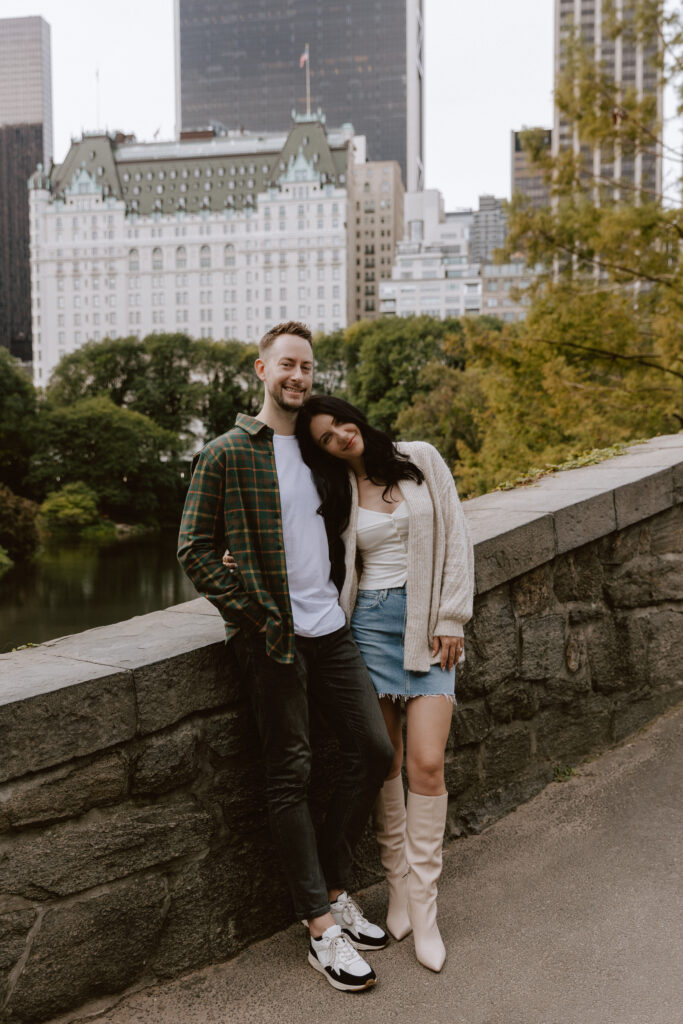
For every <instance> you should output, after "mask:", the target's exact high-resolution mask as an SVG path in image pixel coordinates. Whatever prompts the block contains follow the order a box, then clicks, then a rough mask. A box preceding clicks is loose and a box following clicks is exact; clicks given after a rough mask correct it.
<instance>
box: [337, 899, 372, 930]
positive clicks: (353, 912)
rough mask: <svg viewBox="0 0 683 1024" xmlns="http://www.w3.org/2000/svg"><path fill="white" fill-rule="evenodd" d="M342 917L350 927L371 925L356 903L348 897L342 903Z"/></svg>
mask: <svg viewBox="0 0 683 1024" xmlns="http://www.w3.org/2000/svg"><path fill="white" fill-rule="evenodd" d="M341 916H342V919H343V921H344V922H345V923H346V924H350V925H356V926H358V925H360V926H362V925H366V924H369V923H370V922H369V921H368V919H367V918H366V917H365V916H364V914H363V911H362V910H361V909H360V907H359V906H358V904H357V903H356V901H355V900H352V899H351V897H350V896H347V897H346V899H345V900H344V902H343V903H342V913H341Z"/></svg>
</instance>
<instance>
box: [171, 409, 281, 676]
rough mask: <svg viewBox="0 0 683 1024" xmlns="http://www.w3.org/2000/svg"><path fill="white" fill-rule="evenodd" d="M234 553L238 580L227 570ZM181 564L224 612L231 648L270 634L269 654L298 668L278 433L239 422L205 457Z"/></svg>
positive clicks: (186, 521)
mask: <svg viewBox="0 0 683 1024" xmlns="http://www.w3.org/2000/svg"><path fill="white" fill-rule="evenodd" d="M226 547H227V548H229V549H230V551H231V552H232V555H233V556H234V558H235V561H236V562H237V571H236V572H235V573H234V575H231V574H230V572H229V571H228V570H227V569H226V568H225V566H224V565H223V562H222V557H223V552H224V551H225V549H226ZM178 559H179V561H180V564H181V565H182V567H183V569H184V570H185V572H186V573H187V575H188V576H189V578H190V579H191V580H192V582H193V584H194V586H195V588H196V589H197V591H198V592H199V593H200V594H201V595H202V597H206V598H208V599H209V601H211V603H212V604H214V605H215V606H216V608H218V610H219V612H220V613H221V615H222V616H223V620H224V622H225V634H226V637H227V639H228V640H229V639H230V638H231V637H233V636H234V635H235V633H237V632H238V631H239V630H240V629H243V630H244V631H245V632H247V633H255V632H256V631H257V630H259V629H261V627H262V626H266V650H267V651H268V654H269V655H270V656H271V657H272V658H274V659H275V661H279V662H283V663H288V662H290V663H291V662H292V661H294V624H293V619H292V607H291V604H290V600H289V590H288V587H287V564H286V562H285V545H284V541H283V538H282V514H281V511H280V491H279V489H278V482H277V472H276V469H275V453H274V451H273V431H272V430H271V428H270V427H267V426H266V425H265V423H261V422H260V420H256V419H253V418H252V417H251V416H243V415H242V414H239V415H238V417H237V421H236V423H235V426H234V427H233V428H232V430H229V431H228V432H227V433H226V434H222V435H221V436H220V437H217V438H215V439H214V440H213V441H210V442H209V444H207V445H206V447H205V448H203V449H202V451H201V452H200V454H199V456H198V459H197V464H196V467H195V470H194V473H193V475H192V480H191V482H190V489H189V490H188V492H187V498H186V500H185V509H184V511H183V518H182V522H181V524H180V536H179V538H178Z"/></svg>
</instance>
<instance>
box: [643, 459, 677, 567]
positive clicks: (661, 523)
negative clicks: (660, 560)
mask: <svg viewBox="0 0 683 1024" xmlns="http://www.w3.org/2000/svg"><path fill="white" fill-rule="evenodd" d="M681 469H682V470H683V465H682V466H681ZM680 501H681V502H682V503H679V504H677V505H675V506H674V507H673V508H670V509H668V510H667V511H666V512H662V513H660V515H658V516H655V517H654V518H653V519H652V520H651V521H650V549H651V551H652V554H653V555H668V554H673V553H676V552H678V553H680V552H682V551H683V495H682V496H681V499H680Z"/></svg>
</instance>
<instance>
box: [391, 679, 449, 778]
mask: <svg viewBox="0 0 683 1024" xmlns="http://www.w3.org/2000/svg"><path fill="white" fill-rule="evenodd" d="M452 717H453V703H452V701H450V700H449V699H448V698H447V697H442V696H438V697H411V698H410V700H408V701H406V748H407V749H406V768H407V771H408V789H409V790H410V791H411V793H418V794H420V795H421V796H441V795H442V794H443V793H445V792H446V782H445V779H444V767H443V763H444V754H445V751H446V743H447V742H448V734H449V732H450V728H451V719H452ZM392 741H393V738H392ZM394 749H395V748H394ZM392 770H393V769H392Z"/></svg>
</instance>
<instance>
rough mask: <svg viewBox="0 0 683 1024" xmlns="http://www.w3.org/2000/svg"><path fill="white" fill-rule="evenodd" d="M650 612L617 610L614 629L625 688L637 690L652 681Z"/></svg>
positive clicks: (619, 665) (620, 672)
mask: <svg viewBox="0 0 683 1024" xmlns="http://www.w3.org/2000/svg"><path fill="white" fill-rule="evenodd" d="M649 615H650V613H649V612H647V611H646V612H642V611H639V610H636V611H624V612H619V611H617V612H615V614H614V629H615V633H616V646H617V650H618V654H619V664H618V672H619V674H620V676H621V678H622V680H623V682H624V687H623V688H625V689H627V690H629V691H635V690H638V689H640V688H641V687H644V686H648V685H649V683H650V665H649V653H648V652H649V645H650V626H649Z"/></svg>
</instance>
